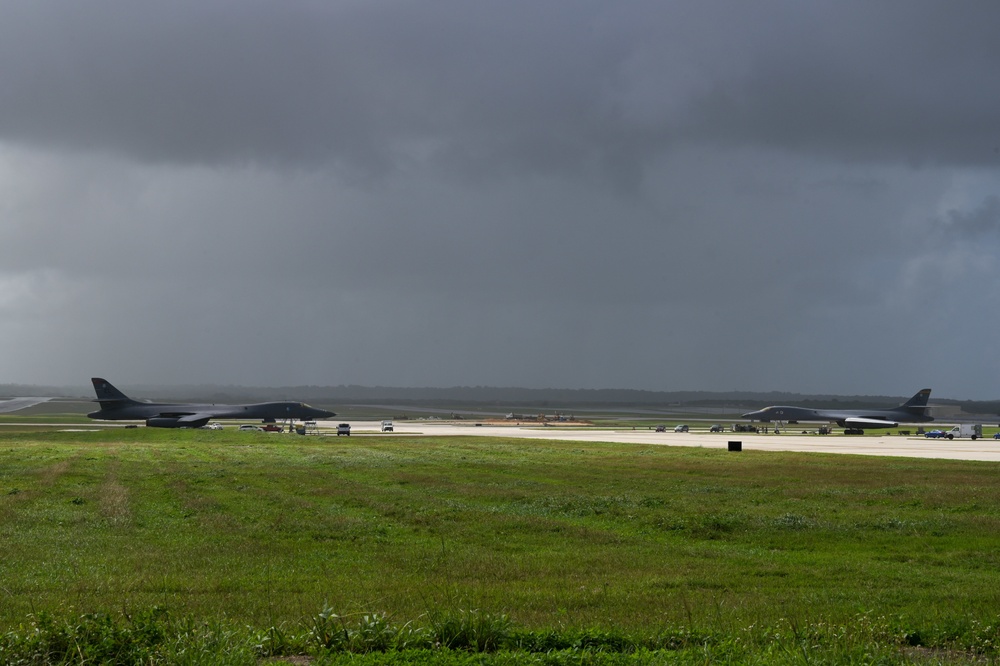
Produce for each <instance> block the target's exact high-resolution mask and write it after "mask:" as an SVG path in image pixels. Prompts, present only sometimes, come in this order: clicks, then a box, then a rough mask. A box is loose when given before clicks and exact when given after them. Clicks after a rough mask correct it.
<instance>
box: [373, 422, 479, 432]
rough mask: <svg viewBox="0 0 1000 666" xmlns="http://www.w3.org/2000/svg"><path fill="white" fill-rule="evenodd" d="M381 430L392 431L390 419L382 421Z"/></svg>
mask: <svg viewBox="0 0 1000 666" xmlns="http://www.w3.org/2000/svg"><path fill="white" fill-rule="evenodd" d="M476 425H479V424H478V423H477V424H476ZM382 432H392V421H382Z"/></svg>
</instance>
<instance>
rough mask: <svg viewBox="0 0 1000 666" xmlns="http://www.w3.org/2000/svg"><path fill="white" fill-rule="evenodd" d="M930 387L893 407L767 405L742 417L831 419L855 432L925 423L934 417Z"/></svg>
mask: <svg viewBox="0 0 1000 666" xmlns="http://www.w3.org/2000/svg"><path fill="white" fill-rule="evenodd" d="M930 396H931V390H930V389H929V388H927V389H922V390H920V391H917V394H916V395H915V396H913V397H912V398H910V399H909V400H907V401H906V402H904V403H903V404H902V405H900V406H899V407H893V408H892V409H810V408H808V407H781V406H778V407H765V408H764V409H761V410H760V411H756V412H749V413H747V414H744V415H743V418H745V419H750V420H751V421H766V422H771V421H784V422H789V421H828V422H831V423H836V424H837V425H839V426H841V427H844V428H848V429H849V430H850V431H853V432H863V431H864V429H865V428H895V427H896V426H897V425H899V424H900V423H925V422H927V421H933V420H934V418H933V417H931V416H927V414H926V410H927V399H928V398H930Z"/></svg>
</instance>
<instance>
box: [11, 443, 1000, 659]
mask: <svg viewBox="0 0 1000 666" xmlns="http://www.w3.org/2000/svg"><path fill="white" fill-rule="evenodd" d="M996 477H997V466H996V465H995V464H991V463H976V462H954V461H941V460H915V459H898V458H897V459H888V458H867V457H852V456H833V455H822V454H793V453H785V454H775V453H762V452H751V451H747V452H742V453H729V452H726V451H718V450H707V449H700V448H699V449H694V448H691V449H688V448H671V447H649V446H638V445H627V444H585V443H564V442H526V441H517V440H506V439H499V438H497V439H491V438H444V437H440V438H416V437H414V438H407V437H392V438H388V437H358V436H355V437H351V438H350V439H346V438H344V439H337V438H328V437H298V436H290V435H276V434H268V433H238V432H235V431H233V430H231V429H227V430H224V431H221V432H209V431H198V430H196V431H181V430H156V429H145V428H140V429H136V430H121V429H116V430H106V431H98V432H73V433H68V432H58V431H57V430H56V429H55V428H52V429H43V428H22V429H20V430H18V429H14V428H6V429H3V430H0V554H2V557H0V599H2V604H0V631H7V632H8V633H7V634H6V638H5V639H3V640H0V645H6V646H7V647H6V648H0V663H16V661H15V660H14V659H13V657H9V656H8V660H7V661H3V658H4V654H5V653H4V651H3V650H4V649H6V650H7V653H6V654H8V655H14V654H15V653H17V652H16V651H17V650H28V649H29V648H30V641H29V638H30V636H31V635H32V632H34V635H35V636H36V638H37V636H38V635H42V634H44V635H49V634H51V635H55V634H59V632H63V634H65V633H66V632H70V629H72V628H74V627H75V628H76V629H79V628H80V627H82V626H84V625H87V622H91V623H94V622H97V624H98V625H100V622H105V621H106V622H107V623H110V624H108V625H107V627H112V628H114V629H115V631H119V630H121V631H125V630H126V629H128V628H129V627H132V628H133V629H135V627H136V626H138V625H137V624H136V622H137V621H138V620H137V619H136V618H145V620H143V621H144V622H147V623H152V625H155V626H156V627H158V629H157V631H161V632H166V633H167V634H170V635H173V634H174V633H177V632H178V631H181V629H179V627H180V628H184V627H188V629H190V627H194V626H201V627H211V628H212V631H215V632H221V633H222V634H226V632H230V633H231V634H232V636H231V640H234V641H237V642H239V644H240V645H243V644H244V643H245V644H246V646H249V647H246V651H247V652H246V654H247V655H256V656H260V655H261V654H268V653H271V652H276V653H278V654H292V653H295V652H299V651H307V652H310V653H312V654H314V656H316V655H319V658H318V661H317V663H339V662H338V661H337V660H338V659H348V657H347V655H350V654H353V652H352V651H351V650H350V649H348V648H349V647H350V646H351V645H355V644H356V645H360V646H362V648H361V649H359V650H354V652H366V651H370V650H371V649H376V650H384V649H387V648H390V647H393V646H395V647H412V648H414V649H416V648H421V649H427V648H428V647H429V648H434V647H438V648H440V647H441V646H440V643H441V642H442V639H440V636H439V634H434V633H433V632H435V631H438V632H439V631H440V630H441V627H442V626H452V628H453V629H454V626H457V625H462V626H464V627H465V629H466V630H470V629H469V627H473V628H474V627H476V626H478V627H479V629H478V631H479V632H480V634H484V633H486V634H488V633H489V631H494V632H496V633H497V634H498V635H501V636H502V639H503V640H501V639H499V638H498V639H497V641H496V644H495V645H489V646H487V647H489V648H491V649H490V651H489V654H490V655H491V656H490V657H489V659H493V660H499V661H489V660H488V659H487V660H486V661H477V662H475V663H521V662H522V661H523V660H524V659H526V658H527V657H526V655H538V654H550V653H551V654H553V655H556V656H558V655H559V654H563V653H562V652H559V650H565V649H569V648H573V647H574V646H575V649H577V651H578V652H577V653H576V654H577V655H578V656H579V655H580V654H585V655H587V658H588V659H593V660H594V661H585V662H577V661H573V657H572V655H571V656H570V657H566V659H568V661H566V662H565V663H689V662H687V661H684V660H685V659H691V661H690V663H698V662H699V660H700V663H704V661H705V659H706V658H708V659H709V660H710V661H726V660H729V661H732V662H733V663H736V662H740V663H745V662H752V661H754V660H756V661H758V663H774V662H776V661H782V660H784V661H785V663H803V661H806V662H809V661H819V662H822V661H824V660H826V661H827V662H828V663H839V662H844V663H846V662H854V661H856V660H858V659H860V658H861V657H863V656H864V655H866V654H867V655H869V656H871V657H872V659H873V661H871V662H870V663H908V662H910V661H916V662H917V663H935V660H937V661H942V662H952V661H955V662H963V661H964V660H970V661H972V660H975V659H980V658H982V659H988V660H991V659H995V658H996V656H997V654H998V653H997V651H996V644H997V640H998V639H1000V630H998V629H997V623H998V621H1000V586H998V582H1000V576H998V565H1000V529H998V528H1000V484H998V483H997V478H996ZM94 614H96V615H94ZM79 618H87V619H86V620H85V621H84V620H80V619H79ZM95 618H105V619H104V620H98V619H95ZM155 618H171V619H170V620H169V621H167V620H157V619H155ZM46 622H48V623H49V624H46ZM157 622H161V624H157ZM162 622H167V624H162ZM323 623H327V624H331V623H332V625H331V626H333V625H335V629H336V631H340V632H341V634H338V635H341V636H342V637H347V638H350V637H354V638H351V640H354V641H355V643H350V642H349V641H348V642H345V641H347V638H344V640H341V639H337V641H333V642H332V643H331V642H330V641H327V642H326V644H325V645H323V641H321V640H319V639H318V638H317V636H318V635H321V634H323V631H322V626H320V625H323ZM449 623H450V625H449ZM463 623H465V624H463ZM476 623H479V624H478V625H477V624H476ZM466 625H468V626H466ZM87 626H89V625H87ZM143 626H146V625H143ZM318 626H319V629H318V628H317V627H318ZM373 626H374V629H373V628H372V627H373ZM40 627H41V628H40ZM107 627H106V628H107ZM164 627H167V628H168V629H169V631H168V630H166V629H164ZM484 627H485V628H484ZM79 630H80V631H83V630H82V629H79ZM87 631H89V632H90V633H89V634H87V635H91V634H93V633H94V631H96V630H94V629H93V627H91V629H87ZM107 631H109V632H110V631H111V629H107ZM207 631H208V630H207V629H204V630H203V631H202V633H201V634H200V635H201V636H204V635H206V632H207ZM336 631H335V632H334V633H336ZM365 631H368V632H369V633H371V632H373V631H374V632H375V634H376V635H378V632H379V631H381V632H382V634H381V635H382V637H383V639H384V641H383V643H378V642H376V643H374V644H372V643H364V641H362V640H361V639H360V638H357V637H358V636H363V635H365V634H364V632H365ZM470 631H471V630H470ZM46 632H48V634H46ZM171 632H173V633H171ZM408 632H409V633H408ZM422 632H423V633H422ZM427 632H430V633H427ZM70 633H72V632H70ZM85 633H86V632H85ZM97 633H100V631H98V632H97ZM147 633H149V632H148V631H147ZM182 633H183V632H182ZM195 633H197V632H195ZM63 634H59V635H63ZM189 634H190V631H189ZM226 635H229V634H226ZM429 635H436V636H439V637H438V639H437V640H436V641H430V642H427V641H428V639H427V636H429ZM261 636H264V637H265V638H266V639H267V640H270V641H271V647H270V648H267V647H266V646H265V647H261V645H262V642H263V643H266V642H267V640H264V639H262V638H261ZM407 636H409V638H408V639H406V640H409V641H410V642H409V643H407V642H406V640H404V638H405V637H407ZM545 636H548V637H550V644H547V645H548V646H549V649H548V651H546V650H544V649H542V648H543V647H545V645H546V644H545V643H544V640H542V642H541V643H539V642H538V641H539V640H541V639H540V638H539V637H545ZM595 636H596V637H604V639H601V640H597V639H595V638H594V637H595ZM189 637H190V636H189ZM233 637H235V638H233ZM267 637H269V638H267ZM387 637H388V638H387ZM401 637H403V638H401ZM421 637H423V638H421ZM581 637H583V638H581ZM587 637H590V638H587ZM608 637H612V638H608ZM614 637H618V638H614ZM390 638H391V640H390ZM4 640H6V643H4V642H3V641H4ZM76 640H78V641H79V640H81V639H79V638H78V639H76ZM588 640H589V641H591V642H592V643H593V645H598V644H599V647H600V646H603V647H601V649H595V650H589V648H588V647H587V646H588V645H591V643H588V642H587V641H588ZM602 640H603V641H604V642H601V641H602ZM26 641H27V642H26ZM338 641H339V642H338ZM386 641H387V642H386ZM393 641H395V642H393ZM421 641H424V642H423V643H421ZM504 641H507V642H506V643H505V642H504ZM511 641H513V642H511ZM574 641H576V642H574ZM581 641H582V642H581ZM593 641H596V642H593ZM616 641H617V642H616ZM425 643H426V645H425ZM372 645H374V646H375V647H374V648H372ZM539 645H541V646H542V647H541V648H540V647H539ZM25 646H28V647H25ZM364 646H367V648H365V647H364ZM531 646H534V647H531ZM567 646H568V647H567ZM581 646H582V647H581ZM609 646H611V647H609ZM36 647H37V646H36ZM230 647H231V648H232V646H230ZM480 647H482V646H480ZM612 647H614V649H611V648H612ZM326 648H329V649H328V650H326V651H324V649H326ZM333 648H336V649H333ZM536 648H537V649H536ZM556 648H558V650H556ZM38 649H41V648H38ZM157 649H163V648H162V645H161V646H160V648H157ZM241 649H242V648H241ZM525 650H526V652H525ZM554 650H555V651H554ZM580 650H583V652H580ZM643 650H646V652H643ZM914 650H916V652H914ZM432 652H433V650H432ZM226 653H227V654H230V655H232V656H233V659H234V661H233V662H232V663H253V662H252V661H250V662H245V661H240V659H239V658H237V657H238V656H239V655H242V654H244V653H243V652H241V651H240V650H236V649H235V648H233V649H229V650H227V651H226ZM17 654H20V653H17ZM51 654H55V653H54V652H53V653H51ZM80 654H83V653H82V652H81V653H80ZM205 654H206V655H207V654H209V653H208V652H206V653H205ZM213 654H214V653H213ZM219 654H221V652H220V653H219ZM380 654H382V655H383V656H384V655H385V653H384V652H380ZM394 654H396V656H395V657H394V658H395V659H399V660H402V661H399V662H398V663H408V662H406V659H407V658H408V657H406V655H411V656H412V655H419V654H422V653H421V652H419V650H416V651H411V652H404V653H394ZM434 654H436V655H437V656H436V657H434V658H435V659H437V658H440V659H444V660H443V661H440V662H432V661H423V662H420V663H465V662H462V661H461V659H464V658H465V657H464V656H461V655H464V654H466V653H464V652H462V653H461V654H458V653H455V654H452V653H450V652H449V653H447V655H448V656H447V657H441V654H440V653H434ZM400 655H402V656H400ZM595 655H602V656H600V657H598V656H595ZM611 655H618V656H617V657H614V658H613V657H612V656H611ZM699 655H700V656H699ZM175 656H176V655H175ZM480 656H481V657H483V658H484V659H486V657H484V656H483V655H482V654H480ZM251 658H256V657H253V656H248V657H247V659H251ZM354 658H356V657H350V659H354ZM508 658H509V659H512V660H513V661H509V662H508V661H504V659H508ZM618 658H620V659H622V660H623V661H621V662H618V661H614V659H618ZM53 659H54V657H53ZM67 659H68V660H69V661H72V659H71V658H67ZM220 659H221V657H218V656H216V657H212V659H208V657H206V661H191V662H189V663H223V662H222V661H220ZM414 659H416V657H414ZM428 659H430V657H428ZM553 659H556V657H553ZM602 659H608V660H610V661H601V660H602ZM142 660H143V659H139V661H142ZM674 660H676V662H675V661H674ZM100 661H101V660H100V659H97V660H94V659H91V660H90V661H89V662H88V663H90V662H96V663H100ZM146 661H149V660H148V659H147V660H146ZM153 661H155V660H153ZM171 661H173V660H172V659H168V658H167V657H163V661H162V663H170V662H171ZM26 663H48V662H46V661H36V662H26ZM109 663H133V662H129V661H127V660H125V661H120V662H115V661H113V660H112V661H111V662H109ZM136 663H137V662H136ZM352 663H353V662H352ZM359 663H360V662H359ZM372 663H376V662H372ZM538 663H564V662H562V661H558V659H556V661H550V662H544V661H543V662H538Z"/></svg>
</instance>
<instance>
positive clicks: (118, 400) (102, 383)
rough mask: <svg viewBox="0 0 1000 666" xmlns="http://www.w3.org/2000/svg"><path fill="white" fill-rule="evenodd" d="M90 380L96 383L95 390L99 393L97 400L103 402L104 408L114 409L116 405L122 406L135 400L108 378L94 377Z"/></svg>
mask: <svg viewBox="0 0 1000 666" xmlns="http://www.w3.org/2000/svg"><path fill="white" fill-rule="evenodd" d="M90 381H91V382H92V383H93V384H94V392H95V393H97V401H98V402H99V403H101V408H102V409H108V408H111V409H113V408H115V407H121V406H123V405H129V404H132V403H134V402H135V400H133V399H132V398H130V397H128V396H127V395H125V394H124V393H122V392H121V391H119V390H118V389H116V388H115V387H114V385H112V384H111V382H109V381H108V380H106V379H101V378H100V377H92V378H91V379H90Z"/></svg>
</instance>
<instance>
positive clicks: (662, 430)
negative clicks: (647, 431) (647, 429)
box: [656, 426, 667, 432]
mask: <svg viewBox="0 0 1000 666" xmlns="http://www.w3.org/2000/svg"><path fill="white" fill-rule="evenodd" d="M666 431H667V426H656V432H666Z"/></svg>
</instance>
